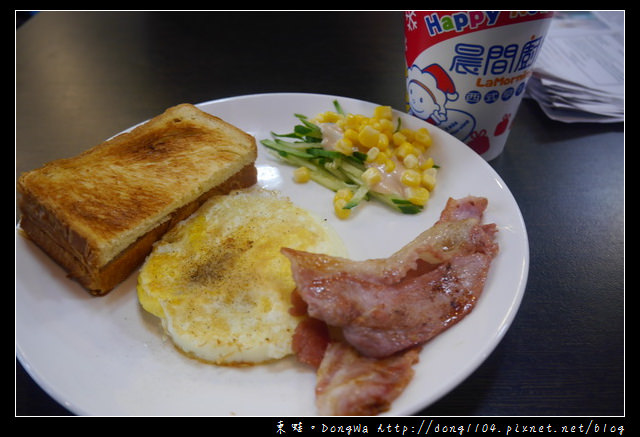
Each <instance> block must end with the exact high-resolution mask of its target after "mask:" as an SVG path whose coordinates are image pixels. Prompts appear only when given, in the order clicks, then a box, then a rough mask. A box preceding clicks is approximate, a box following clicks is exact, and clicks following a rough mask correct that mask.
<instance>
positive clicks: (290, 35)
mask: <svg viewBox="0 0 640 437" xmlns="http://www.w3.org/2000/svg"><path fill="white" fill-rule="evenodd" d="M402 19H403V16H402V13H401V12H372V13H358V12H333V13H319V12H315V13H282V12H277V13H276V12H241V13H223V12H211V13H204V12H200V13H168V12H41V13H38V14H36V15H35V16H34V17H33V18H31V19H29V20H28V21H27V22H26V23H25V24H24V25H22V26H21V27H20V28H19V29H18V30H17V32H16V87H15V90H16V177H17V175H18V174H19V173H20V172H22V171H25V170H29V169H32V168H35V167H37V166H39V165H41V164H42V163H44V162H46V161H49V160H51V159H55V158H60V157H65V156H72V155H75V154H77V153H79V152H81V151H82V150H84V149H85V148H86V147H87V146H88V145H93V144H96V143H98V142H100V141H102V140H104V139H105V138H107V137H109V136H111V135H113V134H114V133H117V132H119V131H121V130H123V129H125V128H128V127H130V126H132V125H133V124H135V123H138V122H140V121H142V120H145V119H148V118H150V117H152V116H154V115H156V114H158V113H160V112H161V111H162V110H164V109H165V108H166V107H169V106H172V105H174V104H177V103H181V102H192V103H199V102H204V101H208V100H214V99H219V98H224V97H231V96H236V95H242V94H254V93H265V92H312V93H323V94H335V95H343V96H348V97H354V98H359V99H363V100H367V101H373V102H377V103H382V104H388V105H391V106H393V107H394V108H396V109H400V110H402V109H404V67H403V48H404V41H403V23H402ZM491 165H492V167H493V168H494V169H495V170H496V171H497V172H498V173H499V174H500V176H501V177H502V178H503V179H504V181H505V182H506V184H507V185H508V186H509V188H510V189H511V191H512V193H513V194H514V196H515V198H516V200H517V202H518V204H519V206H520V208H521V211H522V214H523V216H524V220H525V223H526V226H527V230H528V235H529V244H530V272H529V278H528V283H527V288H526V292H525V295H524V298H523V301H522V305H521V307H520V310H519V312H518V314H517V316H516V318H515V320H514V322H513V324H512V326H511V328H510V330H509V331H508V332H507V333H506V335H505V336H504V338H503V339H502V341H501V342H500V344H499V345H498V346H497V348H496V349H495V350H494V352H493V353H492V354H491V355H490V356H489V357H488V358H487V360H486V361H485V362H484V363H483V364H482V365H481V366H480V367H479V368H478V369H477V370H476V371H475V372H474V373H473V374H471V375H470V376H469V377H468V378H467V379H466V380H465V381H464V382H462V383H461V384H460V385H459V386H458V387H457V388H455V389H454V390H453V391H451V392H450V393H449V394H447V395H446V396H444V397H443V398H442V399H440V400H439V401H438V402H436V403H435V404H433V405H432V406H430V407H429V408H427V409H425V410H424V411H421V412H419V414H420V415H428V416H442V415H462V416H487V415H489V416H510V415H516V416H521V415H527V416H610V415H613V416H620V415H624V413H625V398H624V393H625V391H624V389H625V378H624V376H625V373H624V346H625V342H624V332H625V322H624V309H625V307H624V302H625V296H624V125H623V124H622V123H619V124H584V123H577V124H564V123H560V122H555V121H552V120H549V119H548V118H547V117H545V115H544V114H543V113H542V112H541V110H540V109H539V107H538V106H537V104H536V103H535V102H534V101H531V100H525V101H524V102H523V104H522V106H521V109H520V111H519V114H518V116H517V117H516V120H515V123H514V125H513V130H512V133H511V134H510V137H509V140H508V142H507V145H506V149H505V151H504V153H503V154H502V155H501V156H500V157H498V158H497V159H495V160H494V161H492V162H491ZM17 218H18V213H17V211H16V220H17ZM15 400H16V415H19V416H22V415H27V416H31V415H69V414H71V413H70V412H69V411H67V410H66V409H65V408H64V406H61V405H59V404H58V403H56V402H55V401H54V400H53V399H52V398H50V397H49V396H48V395H47V394H46V393H45V392H44V391H42V390H41V389H40V388H39V387H38V385H37V384H36V383H35V382H34V381H33V380H32V379H31V378H30V377H29V375H28V374H27V373H26V372H25V370H24V369H23V368H22V367H21V365H20V364H19V363H18V362H17V361H16V398H15Z"/></svg>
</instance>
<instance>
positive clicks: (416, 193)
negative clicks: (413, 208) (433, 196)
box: [404, 187, 430, 206]
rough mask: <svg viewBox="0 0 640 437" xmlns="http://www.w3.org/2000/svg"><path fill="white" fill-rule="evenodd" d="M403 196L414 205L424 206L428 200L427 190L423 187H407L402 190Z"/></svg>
mask: <svg viewBox="0 0 640 437" xmlns="http://www.w3.org/2000/svg"><path fill="white" fill-rule="evenodd" d="M404 194H405V198H406V199H407V200H408V201H409V202H411V203H413V204H414V205H419V206H424V205H426V203H427V201H428V200H429V196H430V194H429V190H427V189H426V188H424V187H407V188H406V189H405V191H404Z"/></svg>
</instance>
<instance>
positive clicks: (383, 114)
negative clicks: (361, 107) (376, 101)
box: [373, 106, 391, 120]
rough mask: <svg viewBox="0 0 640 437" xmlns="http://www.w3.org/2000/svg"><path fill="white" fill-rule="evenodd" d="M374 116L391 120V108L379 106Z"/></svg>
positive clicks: (374, 111)
mask: <svg viewBox="0 0 640 437" xmlns="http://www.w3.org/2000/svg"><path fill="white" fill-rule="evenodd" d="M373 116H374V117H376V118H386V119H389V120H390V119H391V106H377V107H376V108H375V109H374V110H373Z"/></svg>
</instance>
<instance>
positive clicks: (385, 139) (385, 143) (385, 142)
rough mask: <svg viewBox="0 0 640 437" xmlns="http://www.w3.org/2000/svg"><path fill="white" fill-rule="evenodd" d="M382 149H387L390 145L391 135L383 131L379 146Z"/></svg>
mask: <svg viewBox="0 0 640 437" xmlns="http://www.w3.org/2000/svg"><path fill="white" fill-rule="evenodd" d="M377 147H378V148H379V149H380V150H385V149H387V148H388V147H389V137H388V136H387V135H386V134H384V133H381V134H380V136H379V137H378V146H377Z"/></svg>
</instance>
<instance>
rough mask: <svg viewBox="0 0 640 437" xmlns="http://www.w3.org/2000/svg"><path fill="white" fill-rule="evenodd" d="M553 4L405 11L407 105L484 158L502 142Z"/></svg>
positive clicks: (498, 150)
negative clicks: (531, 8)
mask: <svg viewBox="0 0 640 437" xmlns="http://www.w3.org/2000/svg"><path fill="white" fill-rule="evenodd" d="M552 17H553V12H546V11H407V12H405V20H404V23H405V44H406V45H405V58H406V76H407V77H406V80H407V90H406V91H407V111H408V112H409V113H410V114H412V115H414V116H416V117H418V118H421V119H423V120H426V121H428V122H430V123H432V124H434V125H436V126H438V127H439V128H441V129H443V130H445V131H447V132H449V133H450V134H451V135H453V136H455V137H456V138H458V139H459V140H461V141H463V142H464V143H466V144H467V145H468V146H469V147H471V148H472V149H473V150H475V151H476V152H477V153H478V154H480V155H481V156H482V157H483V158H484V159H486V160H487V161H489V160H492V159H494V158H496V157H497V156H498V155H500V154H501V153H502V151H503V149H504V145H505V143H506V141H507V137H508V134H509V131H510V128H511V123H512V122H513V119H514V117H515V115H516V112H517V110H518V107H519V106H520V102H521V101H522V97H523V95H524V92H525V87H526V84H527V80H528V79H529V77H530V76H531V73H532V69H533V65H534V63H535V60H536V58H537V55H538V53H539V52H540V49H541V48H542V43H543V42H544V38H545V35H546V33H547V30H548V29H549V25H550V24H551V19H552Z"/></svg>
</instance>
